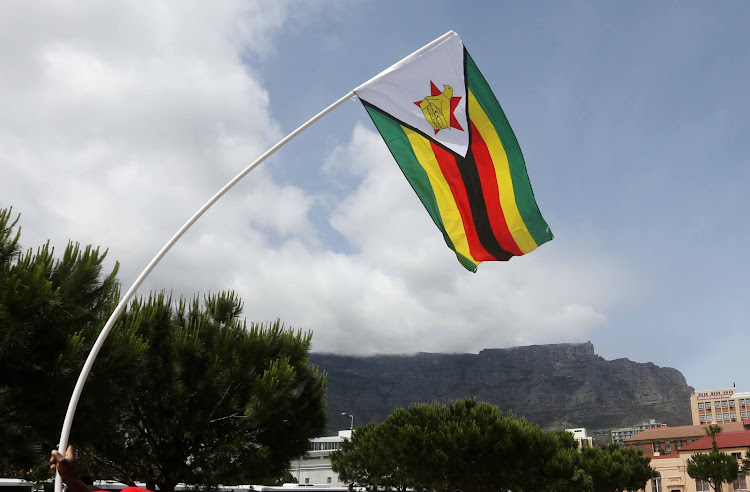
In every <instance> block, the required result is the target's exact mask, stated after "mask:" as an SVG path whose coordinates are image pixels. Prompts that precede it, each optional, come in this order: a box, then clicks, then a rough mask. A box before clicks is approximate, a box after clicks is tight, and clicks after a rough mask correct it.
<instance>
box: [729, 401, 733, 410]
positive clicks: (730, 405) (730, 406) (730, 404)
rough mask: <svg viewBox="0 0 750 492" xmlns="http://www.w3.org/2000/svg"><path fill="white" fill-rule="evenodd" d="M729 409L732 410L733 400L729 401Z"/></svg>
mask: <svg viewBox="0 0 750 492" xmlns="http://www.w3.org/2000/svg"><path fill="white" fill-rule="evenodd" d="M729 408H734V400H729Z"/></svg>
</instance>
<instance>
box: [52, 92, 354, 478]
mask: <svg viewBox="0 0 750 492" xmlns="http://www.w3.org/2000/svg"><path fill="white" fill-rule="evenodd" d="M351 97H355V94H354V92H349V93H348V94H347V95H345V96H344V97H342V98H341V99H339V100H338V101H336V102H335V103H333V104H331V105H330V106H328V107H327V108H326V109H324V110H323V111H321V112H320V113H318V114H317V115H315V116H313V117H312V118H310V119H309V120H308V121H307V122H305V123H304V124H303V125H301V126H300V127H299V128H297V129H296V130H294V131H293V132H292V133H290V134H289V135H287V136H286V137H284V138H283V139H281V140H280V141H279V142H278V143H277V144H276V145H274V146H273V147H271V148H270V149H268V150H267V151H266V152H265V153H264V154H263V155H261V156H260V157H258V159H256V160H255V162H253V163H252V164H250V165H249V166H247V167H246V168H245V169H244V170H243V171H242V172H241V173H239V174H238V175H237V176H235V177H234V179H232V180H231V181H230V182H229V183H227V184H226V185H224V187H223V188H222V189H221V190H219V191H218V193H216V194H215V195H214V196H213V197H211V199H210V200H208V201H207V202H206V204H205V205H203V206H202V207H201V208H200V209H199V210H198V211H197V212H195V214H193V216H192V217H190V219H189V220H188V221H187V222H185V225H183V226H182V227H181V228H180V230H178V231H177V232H176V233H175V235H174V236H172V239H170V240H169V242H167V244H165V245H164V247H163V248H162V249H161V250H160V251H159V252H158V253H157V254H156V256H155V257H154V259H153V260H151V262H150V263H149V264H148V265H147V266H146V268H145V269H144V270H143V272H141V274H140V275H139V276H138V278H137V279H136V280H135V282H134V283H133V285H132V286H131V287H130V289H128V291H127V292H126V293H125V295H124V296H123V298H122V300H121V301H120V303H119V304H118V305H117V307H116V308H115V310H114V311H113V312H112V315H111V316H110V317H109V319H108V320H107V323H106V324H105V325H104V328H103V329H102V331H101V333H99V337H98V338H97V339H96V342H95V343H94V346H93V347H92V348H91V352H89V355H88V358H87V359H86V363H85V364H84V365H83V369H81V374H80V375H79V376H78V382H77V383H76V386H75V388H74V389H73V395H72V396H71V397H70V403H68V411H67V413H66V414H65V421H64V422H63V427H62V432H61V433H60V453H62V454H63V455H65V449H66V448H67V447H68V437H69V436H70V429H71V427H72V426H73V417H74V416H75V412H76V407H77V406H78V400H80V398H81V392H82V391H83V385H84V384H86V378H88V375H89V372H90V371H91V366H93V365H94V360H95V359H96V356H97V355H98V354H99V350H100V349H101V348H102V345H103V344H104V340H106V338H107V335H109V332H110V331H111V330H112V327H113V326H114V324H115V322H116V321H117V318H119V317H120V314H121V313H122V312H123V311H124V310H125V306H127V304H128V302H129V301H130V299H131V298H132V297H133V295H134V294H135V291H136V290H138V287H140V286H141V284H142V283H143V281H144V280H145V279H146V277H148V275H149V273H151V271H152V270H153V269H154V267H155V266H156V265H157V264H158V263H159V261H161V259H162V258H163V257H164V255H166V254H167V252H168V251H169V250H170V249H172V246H174V244H175V243H176V242H177V241H178V240H179V239H180V238H181V237H182V235H183V234H185V232H186V231H187V230H188V229H190V227H191V226H192V225H193V224H194V223H195V222H196V221H197V220H198V219H199V218H200V217H201V216H202V215H203V214H204V213H205V212H206V210H208V209H209V208H211V206H212V205H213V204H214V203H216V202H217V201H218V200H219V198H221V197H222V196H224V194H225V193H226V192H227V191H229V190H230V189H232V187H233V186H234V185H236V184H237V183H238V182H239V181H240V180H241V179H242V178H244V177H245V176H246V175H247V174H248V173H249V172H250V171H252V170H253V169H255V168H256V167H258V165H259V164H260V163H261V162H263V161H264V160H266V159H267V158H268V157H270V156H271V155H272V154H273V153H274V152H276V151H277V150H279V149H280V148H281V147H283V146H284V145H286V144H287V143H288V142H289V141H290V140H291V139H293V138H294V137H296V136H297V135H298V134H300V133H301V132H302V131H303V130H305V129H306V128H307V127H309V126H310V125H312V124H313V123H315V122H316V121H318V120H319V119H320V118H322V117H323V116H325V115H326V114H328V113H330V112H331V111H333V110H334V109H335V108H336V107H338V106H340V105H341V104H343V103H344V102H345V101H346V100H347V99H349V98H351ZM55 492H62V479H61V478H60V474H59V473H57V474H56V476H55Z"/></svg>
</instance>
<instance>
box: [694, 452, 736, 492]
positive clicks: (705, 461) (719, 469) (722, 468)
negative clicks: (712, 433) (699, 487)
mask: <svg viewBox="0 0 750 492" xmlns="http://www.w3.org/2000/svg"><path fill="white" fill-rule="evenodd" d="M738 471H739V464H738V463H737V459H736V458H735V457H734V456H732V455H729V454H727V453H722V452H718V451H711V452H710V453H707V454H701V453H696V454H694V455H692V456H691V457H690V458H688V460H687V472H688V475H690V477H691V478H696V479H700V480H705V481H706V482H708V483H709V484H710V485H711V488H713V489H714V490H715V491H716V492H720V491H721V484H722V483H723V482H727V483H729V482H732V481H734V479H736V478H737V473H738Z"/></svg>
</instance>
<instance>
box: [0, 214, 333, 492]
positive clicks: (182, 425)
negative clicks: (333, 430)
mask: <svg viewBox="0 0 750 492" xmlns="http://www.w3.org/2000/svg"><path fill="white" fill-rule="evenodd" d="M17 225H18V218H15V219H13V218H12V214H11V212H10V210H0V408H2V412H0V456H1V458H0V474H2V475H3V476H15V477H25V478H42V477H43V478H48V476H49V473H48V471H47V469H48V464H47V457H48V456H49V455H48V452H49V450H50V449H52V448H53V447H54V445H55V444H56V443H57V440H58V438H59V432H60V426H61V425H62V417H63V416H64V414H65V410H66V407H67V404H68V401H69V399H70V395H71V393H72V390H73V386H74V385H75V381H76V379H77V378H78V375H79V373H80V370H81V367H82V366H83V363H84V361H85V359H86V357H87V356H88V353H89V352H90V348H91V346H92V345H93V343H94V341H95V340H96V338H97V336H98V335H99V333H100V331H101V328H102V327H103V325H104V322H105V321H106V319H107V318H108V317H109V315H110V313H111V312H112V309H113V308H114V306H115V305H116V303H117V301H118V299H119V291H118V289H119V285H118V282H117V280H116V277H115V275H116V271H117V267H116V266H115V268H114V269H113V270H112V272H111V273H109V274H106V275H105V274H103V273H102V272H103V262H104V259H105V255H104V253H100V252H99V250H98V249H94V248H91V247H85V248H81V247H80V246H79V245H78V244H75V243H71V244H69V245H68V247H67V248H66V249H65V251H64V253H63V255H62V257H60V258H55V255H54V251H53V250H52V248H50V247H49V245H48V244H46V245H44V246H42V247H40V248H38V249H37V250H36V251H32V250H29V251H26V252H22V249H21V246H20V230H19V229H18V227H17ZM241 313H242V304H241V302H240V300H239V299H238V298H237V297H236V296H235V295H234V294H231V293H221V294H218V295H211V296H208V297H207V298H206V299H205V301H204V302H203V303H201V302H199V300H198V299H194V300H192V301H191V302H186V301H179V302H174V303H173V302H172V300H171V299H170V298H168V297H166V296H164V295H152V296H150V297H149V298H148V299H146V300H143V299H137V300H135V301H133V302H132V303H131V304H130V306H129V308H128V310H126V312H125V313H124V314H123V315H122V316H121V318H120V319H119V320H118V322H117V324H116V325H115V327H114V329H113V330H112V332H111V333H110V335H109V337H108V339H107V343H105V344H104V346H103V347H102V350H101V352H100V353H99V356H98V358H97V361H96V363H95V364H94V366H93V368H92V371H91V374H90V375H89V378H88V381H87V383H86V387H85V388H84V393H83V395H82V398H81V401H80V402H79V405H78V409H77V412H76V420H75V422H74V425H73V429H72V432H71V436H70V442H72V443H74V444H76V446H77V448H78V450H79V456H78V460H77V461H78V464H79V466H78V469H79V471H80V472H81V473H82V474H88V475H93V476H96V477H97V478H115V479H117V480H120V481H123V482H125V483H131V484H132V483H133V482H135V481H143V482H146V483H147V484H148V486H149V487H151V488H152V489H153V488H154V487H155V486H156V485H158V486H159V487H160V489H161V490H162V491H167V492H168V491H170V490H172V489H173V488H174V485H175V484H176V483H178V482H183V481H184V482H188V483H193V484H196V485H206V486H212V485H216V484H217V483H219V482H223V483H229V482H234V483H238V482H245V483H251V482H255V483H258V482H274V481H275V480H277V479H278V478H279V477H281V476H282V474H283V472H284V470H285V468H286V466H287V465H288V462H289V460H290V458H293V457H296V456H299V455H302V454H304V453H305V451H306V450H307V445H308V439H309V438H310V437H313V436H314V435H316V434H318V433H319V432H320V431H321V430H322V429H323V426H324V420H325V413H324V407H325V400H324V395H325V377H324V376H323V375H321V374H319V373H318V372H317V370H316V369H315V368H314V367H312V366H311V365H310V364H309V359H308V355H309V348H310V341H311V334H310V333H304V334H303V333H302V332H299V331H294V330H291V329H287V328H284V327H283V326H282V325H281V323H280V322H279V321H276V322H274V323H270V324H263V325H261V324H251V325H250V326H247V325H246V324H245V322H244V321H242V320H241V319H240V315H241Z"/></svg>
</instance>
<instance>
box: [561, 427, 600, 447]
mask: <svg viewBox="0 0 750 492" xmlns="http://www.w3.org/2000/svg"><path fill="white" fill-rule="evenodd" d="M565 430H566V431H567V432H570V433H571V434H573V439H575V440H576V442H578V449H581V448H593V447H594V441H593V439H592V438H591V437H589V436H588V434H587V432H586V428H585V427H576V428H575V429H565Z"/></svg>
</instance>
